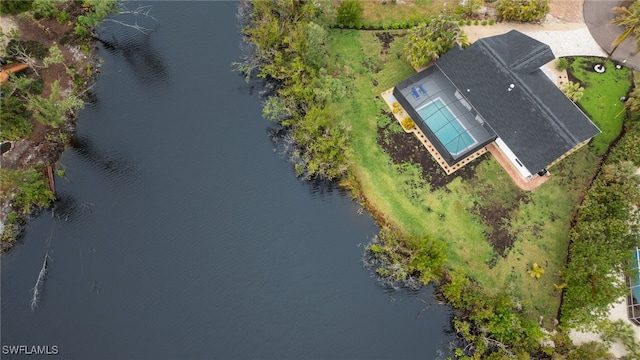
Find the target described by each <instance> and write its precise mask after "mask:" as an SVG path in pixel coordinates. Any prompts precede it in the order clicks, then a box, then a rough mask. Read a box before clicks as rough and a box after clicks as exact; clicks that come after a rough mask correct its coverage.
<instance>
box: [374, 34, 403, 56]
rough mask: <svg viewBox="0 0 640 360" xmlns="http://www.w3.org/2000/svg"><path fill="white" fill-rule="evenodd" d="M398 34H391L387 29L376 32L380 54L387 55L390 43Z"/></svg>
mask: <svg viewBox="0 0 640 360" xmlns="http://www.w3.org/2000/svg"><path fill="white" fill-rule="evenodd" d="M396 36H398V35H394V34H391V33H389V32H387V31H385V32H381V33H376V37H377V38H378V40H380V43H381V44H382V47H381V48H380V55H387V54H388V53H389V49H391V43H392V42H393V40H395V37H396Z"/></svg>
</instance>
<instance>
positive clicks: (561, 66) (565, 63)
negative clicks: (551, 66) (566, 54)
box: [556, 58, 569, 71]
mask: <svg viewBox="0 0 640 360" xmlns="http://www.w3.org/2000/svg"><path fill="white" fill-rule="evenodd" d="M568 68H569V60H567V58H560V59H558V62H557V63H556V69H558V70H560V71H563V70H567V69H568Z"/></svg>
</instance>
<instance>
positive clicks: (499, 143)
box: [495, 138, 531, 179]
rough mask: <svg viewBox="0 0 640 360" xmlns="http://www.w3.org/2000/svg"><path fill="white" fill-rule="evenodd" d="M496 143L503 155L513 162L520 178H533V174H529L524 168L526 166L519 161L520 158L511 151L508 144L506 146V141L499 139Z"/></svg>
mask: <svg viewBox="0 0 640 360" xmlns="http://www.w3.org/2000/svg"><path fill="white" fill-rule="evenodd" d="M495 143H496V146H497V147H498V149H500V151H502V153H503V154H504V155H505V156H506V157H507V159H509V161H511V163H512V164H513V167H515V168H516V169H517V170H518V172H519V173H520V176H522V177H523V178H525V179H526V178H528V177H531V173H530V172H529V170H527V168H526V167H524V165H522V163H521V162H520V160H518V158H517V157H516V155H515V154H514V153H513V151H511V149H509V147H508V146H507V144H505V143H504V141H502V139H500V138H497V139H496V141H495Z"/></svg>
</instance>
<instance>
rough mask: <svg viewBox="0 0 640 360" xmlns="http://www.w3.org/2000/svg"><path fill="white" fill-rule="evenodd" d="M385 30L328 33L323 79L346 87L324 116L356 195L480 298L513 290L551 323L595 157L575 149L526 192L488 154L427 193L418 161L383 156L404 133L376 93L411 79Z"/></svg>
mask: <svg viewBox="0 0 640 360" xmlns="http://www.w3.org/2000/svg"><path fill="white" fill-rule="evenodd" d="M389 33H390V34H391V35H393V42H391V43H390V44H389V45H388V46H386V45H384V42H382V41H381V40H380V38H379V37H378V36H381V35H379V34H380V32H369V31H360V32H359V31H351V30H332V31H331V32H330V36H329V53H330V54H332V56H335V57H336V60H337V61H336V62H335V63H336V64H337V65H335V68H334V69H331V70H330V72H331V73H336V74H337V75H336V76H339V77H340V78H341V79H342V80H343V81H344V82H345V83H346V84H348V86H349V89H350V93H349V96H347V97H345V98H344V99H343V100H342V101H341V102H339V103H336V104H333V105H332V106H333V111H336V112H337V113H338V114H339V117H342V118H345V119H349V122H350V125H351V127H352V130H353V131H352V133H353V134H354V137H353V139H352V140H353V151H354V155H355V164H354V173H355V175H356V177H357V179H358V181H359V185H360V191H361V193H363V194H365V195H366V201H367V202H368V205H369V206H370V207H372V208H374V209H375V210H376V213H378V214H384V219H382V220H383V221H385V222H387V223H389V224H392V225H394V226H395V227H397V228H399V229H401V230H402V231H403V232H405V233H407V234H409V235H411V236H414V237H423V236H430V237H434V238H438V239H442V240H444V241H445V242H446V243H447V246H448V250H449V261H448V267H449V268H450V269H463V270H464V271H465V272H467V273H468V275H469V276H471V277H472V278H474V279H475V280H476V281H478V283H479V284H480V285H481V286H482V287H483V288H484V289H485V290H487V291H488V292H489V293H496V292H498V291H500V290H502V289H506V288H510V289H514V290H515V292H516V294H517V296H518V297H519V298H521V300H522V301H523V302H525V303H527V304H530V305H531V308H532V309H533V311H532V312H531V313H530V314H529V316H530V318H531V319H538V318H539V317H540V316H543V317H544V319H545V320H546V321H548V322H546V324H550V321H551V320H552V319H555V317H556V316H557V309H558V307H559V304H560V292H559V291H557V290H556V287H555V286H554V284H556V285H560V284H561V283H562V278H561V277H560V271H561V270H562V269H563V268H564V265H565V262H566V252H567V246H568V238H569V236H568V234H569V226H570V220H571V216H572V213H573V211H574V208H575V204H576V202H577V201H578V199H579V197H580V195H581V194H582V192H583V191H584V190H585V184H586V183H587V182H588V179H590V178H591V177H592V176H593V173H594V171H595V168H596V164H597V163H598V160H599V159H598V157H597V156H596V155H594V154H593V152H591V151H589V150H588V149H587V148H584V149H582V150H580V151H578V152H576V153H575V154H573V155H571V156H570V157H568V158H567V159H565V160H564V161H562V162H561V163H560V164H559V165H557V166H556V167H554V168H552V169H551V172H552V174H553V175H552V178H551V179H550V180H549V181H548V182H547V183H545V184H544V185H543V186H542V187H540V188H539V189H537V190H536V191H535V192H533V193H528V192H524V191H522V190H520V189H518V188H517V187H516V186H515V185H513V183H512V181H511V179H509V177H508V175H507V174H506V173H505V171H504V170H503V169H502V168H501V167H500V166H499V165H498V164H497V162H496V161H495V160H494V159H492V158H491V157H489V156H484V157H482V158H480V159H478V160H476V161H475V162H474V163H473V164H470V166H469V167H470V168H471V169H473V170H470V171H464V172H461V174H454V175H452V176H451V177H449V178H448V179H447V180H446V182H447V183H446V185H444V186H438V187H437V186H434V185H433V183H434V182H433V181H429V179H425V171H424V164H421V163H417V162H416V161H413V160H412V159H410V158H406V159H404V160H402V159H398V158H397V157H393V158H392V156H390V154H389V152H390V149H391V151H393V149H394V146H395V147H399V146H402V143H404V142H411V141H412V140H413V135H411V134H404V133H402V131H401V129H399V127H397V126H396V127H394V126H393V125H392V121H391V120H390V119H389V117H388V116H387V114H385V112H386V111H388V109H386V106H385V104H384V103H383V101H382V100H381V99H380V98H379V94H380V93H381V92H382V91H384V90H386V89H388V88H391V87H392V86H394V85H395V84H396V83H397V82H399V81H401V80H403V79H405V78H406V77H408V76H410V75H412V74H414V73H415V71H414V70H413V69H412V68H411V67H410V66H409V65H408V64H407V62H406V61H405V60H404V59H403V58H402V56H401V52H402V47H403V44H404V38H403V36H402V35H403V32H402V31H400V32H389ZM382 38H385V37H384V36H382ZM585 92H586V90H585ZM385 132H387V133H389V134H388V136H387V137H386V138H385V136H384V135H381V134H384V133H385ZM383 138H384V139H383ZM415 150H416V151H420V149H419V148H417V147H416V149H415ZM427 176H429V175H427ZM432 176H433V177H436V176H440V175H438V174H433V175H432ZM534 262H535V263H538V264H539V265H540V266H541V267H542V268H543V269H545V273H544V275H543V276H542V277H541V278H540V279H535V278H532V277H531V276H529V274H528V272H527V271H528V270H530V269H531V267H532V265H533V263H534Z"/></svg>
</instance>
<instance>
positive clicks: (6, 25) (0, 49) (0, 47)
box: [0, 16, 18, 53]
mask: <svg viewBox="0 0 640 360" xmlns="http://www.w3.org/2000/svg"><path fill="white" fill-rule="evenodd" d="M0 28H1V29H2V34H3V36H0V53H4V49H5V48H6V46H7V43H8V42H9V38H8V37H7V36H6V35H7V34H8V33H9V31H11V30H18V24H16V22H15V21H13V19H12V18H9V17H6V16H2V17H0Z"/></svg>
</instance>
